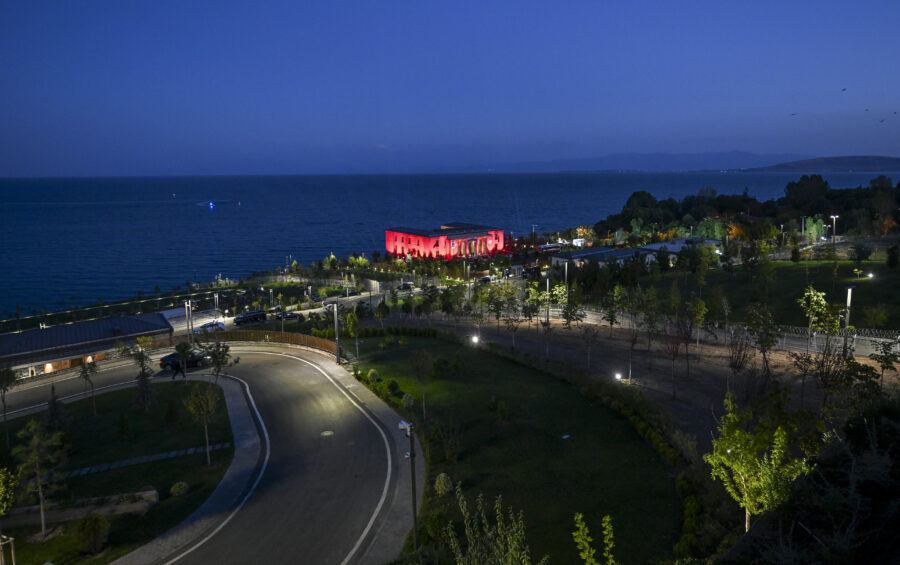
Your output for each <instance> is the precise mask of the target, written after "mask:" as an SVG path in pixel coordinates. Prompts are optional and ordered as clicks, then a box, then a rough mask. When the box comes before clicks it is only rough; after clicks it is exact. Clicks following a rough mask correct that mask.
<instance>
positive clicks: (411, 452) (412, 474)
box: [400, 420, 419, 552]
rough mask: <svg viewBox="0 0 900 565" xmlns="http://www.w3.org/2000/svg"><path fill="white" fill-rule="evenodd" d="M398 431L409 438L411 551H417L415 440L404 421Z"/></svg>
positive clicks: (417, 521)
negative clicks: (411, 517)
mask: <svg viewBox="0 0 900 565" xmlns="http://www.w3.org/2000/svg"><path fill="white" fill-rule="evenodd" d="M400 429H401V430H406V437H408V438H409V452H408V453H407V454H406V456H407V457H408V458H409V471H410V474H409V476H410V481H411V482H412V515H413V551H416V552H417V551H419V535H418V533H419V519H418V506H417V505H416V438H415V436H414V435H413V425H412V424H411V423H409V422H407V421H405V420H402V421H401V422H400Z"/></svg>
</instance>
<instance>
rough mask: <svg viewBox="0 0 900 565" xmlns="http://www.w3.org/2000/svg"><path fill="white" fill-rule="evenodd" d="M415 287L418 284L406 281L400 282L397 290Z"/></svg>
mask: <svg viewBox="0 0 900 565" xmlns="http://www.w3.org/2000/svg"><path fill="white" fill-rule="evenodd" d="M414 288H416V285H414V284H413V283H411V282H405V283H400V286H398V287H397V290H412V289H414Z"/></svg>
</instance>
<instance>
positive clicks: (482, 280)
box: [477, 277, 491, 284]
mask: <svg viewBox="0 0 900 565" xmlns="http://www.w3.org/2000/svg"><path fill="white" fill-rule="evenodd" d="M477 282H478V284H491V277H481V278H479V279H478V281H477Z"/></svg>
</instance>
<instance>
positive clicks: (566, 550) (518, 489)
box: [356, 330, 682, 563]
mask: <svg viewBox="0 0 900 565" xmlns="http://www.w3.org/2000/svg"><path fill="white" fill-rule="evenodd" d="M419 333H427V330H422V331H420V332H419ZM420 351H426V352H428V354H429V355H430V357H431V359H432V360H433V367H434V371H433V373H432V374H433V376H428V377H426V379H425V387H426V394H425V411H426V416H427V419H425V420H424V425H423V424H422V422H423V416H422V392H421V387H420V382H419V380H418V379H417V378H416V376H415V374H414V372H413V369H412V367H411V364H410V361H409V360H410V357H411V356H413V355H421V353H417V352H420ZM360 354H361V358H360V364H359V366H357V367H356V369H357V374H358V375H359V378H360V379H361V380H362V381H363V382H366V384H368V385H369V386H370V387H372V388H373V389H375V390H376V391H377V392H379V393H380V395H381V396H382V397H383V398H387V400H388V401H389V402H390V403H391V404H392V405H393V406H394V407H395V409H397V410H398V411H399V412H401V413H402V414H403V415H404V417H405V418H407V419H412V420H413V421H415V422H416V423H417V424H418V425H419V431H418V437H419V438H420V440H421V441H422V442H423V445H424V449H425V451H426V458H427V484H426V491H425V492H426V495H425V498H426V500H425V501H424V504H423V506H422V509H421V520H420V539H421V540H422V541H423V542H425V549H423V551H425V552H428V553H432V554H435V555H444V556H446V548H444V547H443V546H442V542H441V541H440V539H441V536H442V530H443V529H444V528H445V527H446V526H447V524H448V523H449V521H450V520H453V521H454V522H455V523H456V524H459V523H460V522H461V516H460V515H459V510H458V509H457V507H456V502H455V500H454V498H453V494H452V493H450V494H445V495H443V496H439V495H438V494H437V493H436V492H435V490H434V488H432V485H434V482H435V479H436V477H437V476H438V475H439V474H441V473H447V474H448V475H449V477H450V478H451V480H452V482H453V483H454V484H455V483H461V485H462V489H463V491H464V493H465V494H466V495H467V497H468V498H469V499H470V500H471V499H473V498H474V497H475V496H476V495H478V494H483V495H484V497H485V499H486V501H487V502H488V506H489V507H491V506H492V502H493V500H494V498H495V497H496V496H502V499H503V504H504V506H506V507H511V508H512V509H513V510H514V511H516V512H518V511H522V512H523V513H524V517H525V524H526V526H527V529H528V541H529V545H530V547H531V555H532V556H533V557H535V558H536V559H537V558H539V557H540V556H542V555H545V554H546V555H549V556H550V558H551V562H554V563H567V562H574V561H576V560H577V558H578V554H577V550H576V547H575V545H574V543H573V541H572V533H571V532H572V530H573V529H574V515H575V513H576V512H581V513H583V514H584V516H585V520H586V522H587V525H588V527H589V528H590V529H591V531H592V532H593V533H595V537H596V535H599V532H600V531H601V525H600V523H601V520H602V518H603V516H604V515H607V514H609V515H610V516H611V517H612V521H613V527H614V529H615V543H616V549H615V554H616V556H617V559H619V560H620V562H622V563H656V562H658V561H659V560H661V559H666V558H670V557H671V549H672V547H673V545H674V544H675V542H676V541H677V540H678V537H679V531H680V515H681V513H682V509H681V503H680V500H679V498H678V494H677V493H676V489H675V483H674V474H673V472H672V470H671V468H670V467H668V466H667V464H666V463H664V462H663V460H662V459H661V458H660V456H659V455H658V454H657V453H656V452H654V450H653V448H651V446H650V445H648V443H647V442H645V441H644V440H643V439H642V438H641V437H640V436H639V435H638V433H637V432H636V431H635V429H634V427H633V426H632V424H631V423H629V421H628V420H627V419H626V418H625V417H623V416H622V415H620V414H618V413H616V412H614V411H613V410H611V409H609V408H607V407H606V406H604V405H603V404H602V403H601V402H600V401H599V400H598V399H596V398H590V397H588V396H585V395H582V394H581V393H580V392H579V390H577V389H576V387H574V386H573V385H571V384H569V383H567V382H565V381H562V380H559V379H556V378H554V377H552V376H550V375H548V374H546V373H543V372H540V371H538V370H535V369H532V368H530V367H527V366H524V365H521V364H518V363H516V362H513V361H511V360H508V359H505V358H503V357H500V356H497V355H494V354H492V353H489V352H487V351H485V350H484V349H478V348H473V347H470V346H468V345H465V344H458V343H454V342H448V341H442V340H438V339H429V338H423V337H408V336H393V335H389V336H386V337H375V338H364V339H362V340H361V343H360ZM371 370H374V372H375V373H374V374H371V376H370V373H369V371H371ZM407 394H408V395H409V396H408V397H406V396H405V395H407ZM411 401H414V404H413V403H412V402H411Z"/></svg>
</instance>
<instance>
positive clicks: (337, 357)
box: [282, 302, 341, 365]
mask: <svg viewBox="0 0 900 565" xmlns="http://www.w3.org/2000/svg"><path fill="white" fill-rule="evenodd" d="M282 320H284V318H282ZM334 362H335V363H337V364H338V365H340V364H341V336H340V328H339V327H338V303H337V302H335V303H334Z"/></svg>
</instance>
